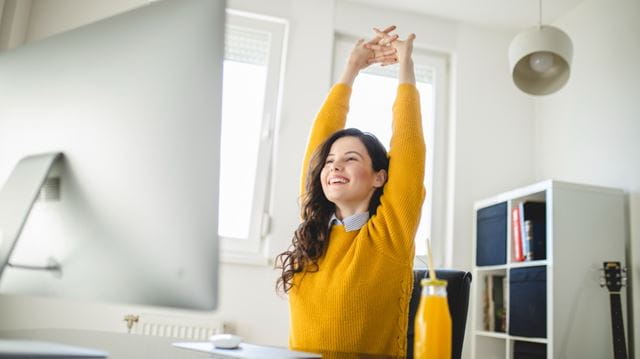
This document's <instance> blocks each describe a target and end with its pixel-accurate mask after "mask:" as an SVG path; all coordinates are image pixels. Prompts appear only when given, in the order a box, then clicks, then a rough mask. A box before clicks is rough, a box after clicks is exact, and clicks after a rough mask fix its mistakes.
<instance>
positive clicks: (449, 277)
mask: <svg viewBox="0 0 640 359" xmlns="http://www.w3.org/2000/svg"><path fill="white" fill-rule="evenodd" d="M428 276H429V273H428V271H427V270H426V269H415V270H414V271H413V292H412V294H411V302H410V303H409V328H408V330H407V339H408V341H407V359H412V358H413V328H414V327H413V322H414V318H415V316H416V312H417V310H418V305H419V304H420V294H421V292H422V287H421V285H420V281H421V280H422V279H423V278H425V277H428ZM436 277H438V278H439V279H444V280H446V281H447V301H448V302H449V312H451V326H452V330H453V333H452V335H451V347H452V348H451V359H460V357H461V356H462V343H463V342H464V328H465V325H466V323H467V311H468V308H469V286H470V285H471V273H469V272H463V271H459V270H451V269H438V270H436Z"/></svg>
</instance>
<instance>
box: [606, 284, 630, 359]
mask: <svg viewBox="0 0 640 359" xmlns="http://www.w3.org/2000/svg"><path fill="white" fill-rule="evenodd" d="M609 299H610V301H611V331H612V334H613V355H614V356H613V357H614V359H627V344H626V342H625V340H624V322H623V321H622V302H621V301H620V293H609Z"/></svg>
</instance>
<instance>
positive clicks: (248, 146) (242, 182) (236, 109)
mask: <svg viewBox="0 0 640 359" xmlns="http://www.w3.org/2000/svg"><path fill="white" fill-rule="evenodd" d="M285 34H286V23H285V22H284V21H282V20H278V19H273V18H267V17H262V16H257V15H252V14H248V13H244V12H238V11H233V10H228V12H227V28H226V33H225V60H224V75H223V96H222V138H221V163H220V205H219V216H218V221H219V228H218V233H219V235H220V238H221V248H222V252H223V260H224V259H225V258H227V259H228V258H231V257H238V256H239V257H246V254H248V253H257V252H259V250H260V244H261V237H262V236H263V232H264V231H263V228H266V225H268V223H266V221H268V216H267V215H266V213H265V211H266V202H267V194H268V191H267V189H268V186H269V169H270V165H271V156H272V149H273V128H274V121H275V118H276V115H277V110H278V97H279V96H278V94H279V82H280V74H281V70H282V59H283V49H284V39H285ZM234 253H235V255H234Z"/></svg>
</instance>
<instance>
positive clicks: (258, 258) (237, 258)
mask: <svg viewBox="0 0 640 359" xmlns="http://www.w3.org/2000/svg"><path fill="white" fill-rule="evenodd" d="M220 263H223V264H241V265H249V266H258V267H271V266H273V259H271V258H269V257H267V256H266V255H265V254H264V253H252V252H238V251H230V250H222V251H221V252H220Z"/></svg>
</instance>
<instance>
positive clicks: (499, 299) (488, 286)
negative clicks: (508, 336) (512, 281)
mask: <svg viewBox="0 0 640 359" xmlns="http://www.w3.org/2000/svg"><path fill="white" fill-rule="evenodd" d="M506 294H507V292H506V276H505V275H498V274H494V275H486V276H485V277H484V295H483V310H482V311H483V326H484V330H486V331H490V332H502V333H505V332H506V329H507V299H506Z"/></svg>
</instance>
